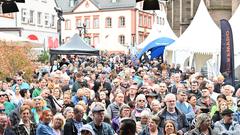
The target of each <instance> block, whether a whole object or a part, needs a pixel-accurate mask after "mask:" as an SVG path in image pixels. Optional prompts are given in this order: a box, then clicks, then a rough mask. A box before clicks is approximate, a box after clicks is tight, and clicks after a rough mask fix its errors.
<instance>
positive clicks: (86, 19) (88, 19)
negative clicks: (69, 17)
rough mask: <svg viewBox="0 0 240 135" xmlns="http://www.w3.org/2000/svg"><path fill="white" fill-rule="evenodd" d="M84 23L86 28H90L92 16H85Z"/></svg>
mask: <svg viewBox="0 0 240 135" xmlns="http://www.w3.org/2000/svg"><path fill="white" fill-rule="evenodd" d="M84 24H85V25H86V28H90V18H85V20H84Z"/></svg>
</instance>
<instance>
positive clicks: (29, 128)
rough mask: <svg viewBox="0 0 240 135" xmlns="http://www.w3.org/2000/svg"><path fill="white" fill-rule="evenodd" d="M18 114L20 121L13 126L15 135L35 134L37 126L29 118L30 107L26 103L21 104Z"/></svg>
mask: <svg viewBox="0 0 240 135" xmlns="http://www.w3.org/2000/svg"><path fill="white" fill-rule="evenodd" d="M20 116H21V120H20V122H19V123H18V125H17V126H15V127H14V131H15V133H16V135H35V134H36V128H37V126H36V124H35V123H33V122H32V121H31V120H30V118H31V109H30V107H29V106H28V105H23V106H21V108H20Z"/></svg>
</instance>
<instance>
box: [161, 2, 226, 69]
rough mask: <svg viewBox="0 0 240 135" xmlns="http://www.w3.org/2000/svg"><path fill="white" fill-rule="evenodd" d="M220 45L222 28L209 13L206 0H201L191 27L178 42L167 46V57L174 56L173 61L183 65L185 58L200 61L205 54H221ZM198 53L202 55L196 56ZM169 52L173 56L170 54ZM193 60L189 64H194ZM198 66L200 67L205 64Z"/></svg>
mask: <svg viewBox="0 0 240 135" xmlns="http://www.w3.org/2000/svg"><path fill="white" fill-rule="evenodd" d="M220 47H221V33H220V29H219V28H218V26H217V25H216V24H215V22H214V21H213V20H212V18H211V16H210V15H209V13H208V10H207V8H206V6H205V4H204V1H203V0H201V2H200V4H199V6H198V10H197V12H196V14H195V16H194V19H193V20H192V22H191V24H190V25H189V27H188V28H187V29H186V31H185V32H184V33H183V34H182V35H181V36H180V37H179V39H178V40H176V42H174V43H173V44H172V45H171V46H167V47H166V48H165V50H166V52H165V57H166V58H167V57H172V62H174V63H178V64H181V65H182V66H183V65H184V62H185V60H186V59H187V58H189V57H191V58H193V59H195V61H198V60H203V58H202V57H204V55H208V56H207V57H209V55H211V56H212V55H217V54H219V52H220ZM196 53H198V54H201V57H194V55H195V54H196ZM168 54H171V55H172V56H168ZM179 56H181V57H179ZM168 60H169V59H168ZM169 61H171V60H169ZM191 62H192V60H190V63H189V66H192V64H191ZM201 63H204V62H201ZM196 66H198V67H199V68H200V67H202V66H203V65H196Z"/></svg>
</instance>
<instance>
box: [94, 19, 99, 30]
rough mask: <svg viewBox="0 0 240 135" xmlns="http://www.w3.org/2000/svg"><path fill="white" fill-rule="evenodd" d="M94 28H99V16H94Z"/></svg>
mask: <svg viewBox="0 0 240 135" xmlns="http://www.w3.org/2000/svg"><path fill="white" fill-rule="evenodd" d="M93 28H95V29H96V28H99V18H93Z"/></svg>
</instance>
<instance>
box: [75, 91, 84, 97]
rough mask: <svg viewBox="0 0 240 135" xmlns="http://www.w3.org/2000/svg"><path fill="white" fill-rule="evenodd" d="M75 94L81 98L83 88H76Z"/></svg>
mask: <svg viewBox="0 0 240 135" xmlns="http://www.w3.org/2000/svg"><path fill="white" fill-rule="evenodd" d="M76 94H77V97H78V98H81V97H82V96H84V90H83V89H78V90H77V93H76Z"/></svg>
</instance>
